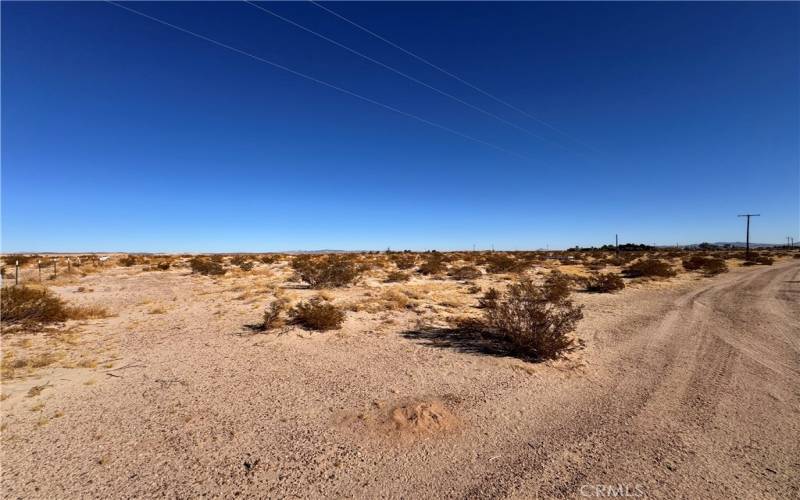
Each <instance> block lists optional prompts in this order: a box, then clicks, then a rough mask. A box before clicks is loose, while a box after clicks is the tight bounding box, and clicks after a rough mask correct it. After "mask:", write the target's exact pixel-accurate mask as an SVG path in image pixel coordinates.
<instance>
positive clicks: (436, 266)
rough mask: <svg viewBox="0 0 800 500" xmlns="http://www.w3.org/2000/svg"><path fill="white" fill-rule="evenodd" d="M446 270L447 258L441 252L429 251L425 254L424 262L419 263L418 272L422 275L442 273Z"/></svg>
mask: <svg viewBox="0 0 800 500" xmlns="http://www.w3.org/2000/svg"><path fill="white" fill-rule="evenodd" d="M446 270H447V259H446V258H445V256H444V255H442V254H441V253H438V252H436V253H430V254H428V255H427V256H426V258H425V262H423V263H422V264H420V266H419V269H418V271H419V273H420V274H424V275H436V274H442V273H443V272H445V271H446Z"/></svg>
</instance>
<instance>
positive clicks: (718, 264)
mask: <svg viewBox="0 0 800 500" xmlns="http://www.w3.org/2000/svg"><path fill="white" fill-rule="evenodd" d="M681 264H682V265H683V268H684V269H686V270H687V271H701V272H702V273H703V274H705V275H706V276H714V275H717V274H721V273H725V272H728V264H726V263H725V260H723V259H721V258H719V257H707V256H703V255H690V256H689V257H687V258H685V259H683V261H682V262H681Z"/></svg>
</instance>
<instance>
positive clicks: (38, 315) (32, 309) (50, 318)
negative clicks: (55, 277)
mask: <svg viewBox="0 0 800 500" xmlns="http://www.w3.org/2000/svg"><path fill="white" fill-rule="evenodd" d="M0 294H2V295H0V310H2V313H3V324H5V325H28V324H44V323H56V322H60V321H66V320H67V319H69V315H68V311H67V306H66V304H65V303H64V301H63V300H61V299H60V298H58V297H57V296H56V295H55V294H53V293H52V292H50V291H49V290H47V289H46V288H33V287H28V286H13V287H3V288H2V290H0Z"/></svg>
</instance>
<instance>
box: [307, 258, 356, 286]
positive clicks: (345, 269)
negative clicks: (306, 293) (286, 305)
mask: <svg viewBox="0 0 800 500" xmlns="http://www.w3.org/2000/svg"><path fill="white" fill-rule="evenodd" d="M292 269H294V271H295V277H296V278H297V279H299V280H300V281H304V282H306V283H308V285H309V286H310V287H311V288H338V287H343V286H347V285H349V284H351V283H353V282H355V281H356V279H358V277H359V276H360V275H361V272H362V270H361V269H360V268H359V266H358V265H357V264H356V262H355V259H353V258H352V257H351V256H348V255H324V256H322V257H315V256H311V255H298V256H296V257H295V258H294V259H293V260H292Z"/></svg>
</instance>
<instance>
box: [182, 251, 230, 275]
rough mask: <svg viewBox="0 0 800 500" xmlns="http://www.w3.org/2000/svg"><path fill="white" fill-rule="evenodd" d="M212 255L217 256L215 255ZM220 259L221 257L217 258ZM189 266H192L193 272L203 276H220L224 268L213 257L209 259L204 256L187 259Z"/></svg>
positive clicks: (223, 272)
mask: <svg viewBox="0 0 800 500" xmlns="http://www.w3.org/2000/svg"><path fill="white" fill-rule="evenodd" d="M214 257H217V256H216V255H215V256H214ZM219 260H220V261H221V260H222V259H221V257H220V259H219ZM189 266H190V267H191V268H192V272H193V273H197V274H202V275H204V276H222V275H223V274H225V272H226V270H225V268H224V267H222V264H221V263H220V262H215V261H214V260H213V257H212V258H211V259H209V258H206V257H201V256H197V257H193V258H192V260H190V261H189Z"/></svg>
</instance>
